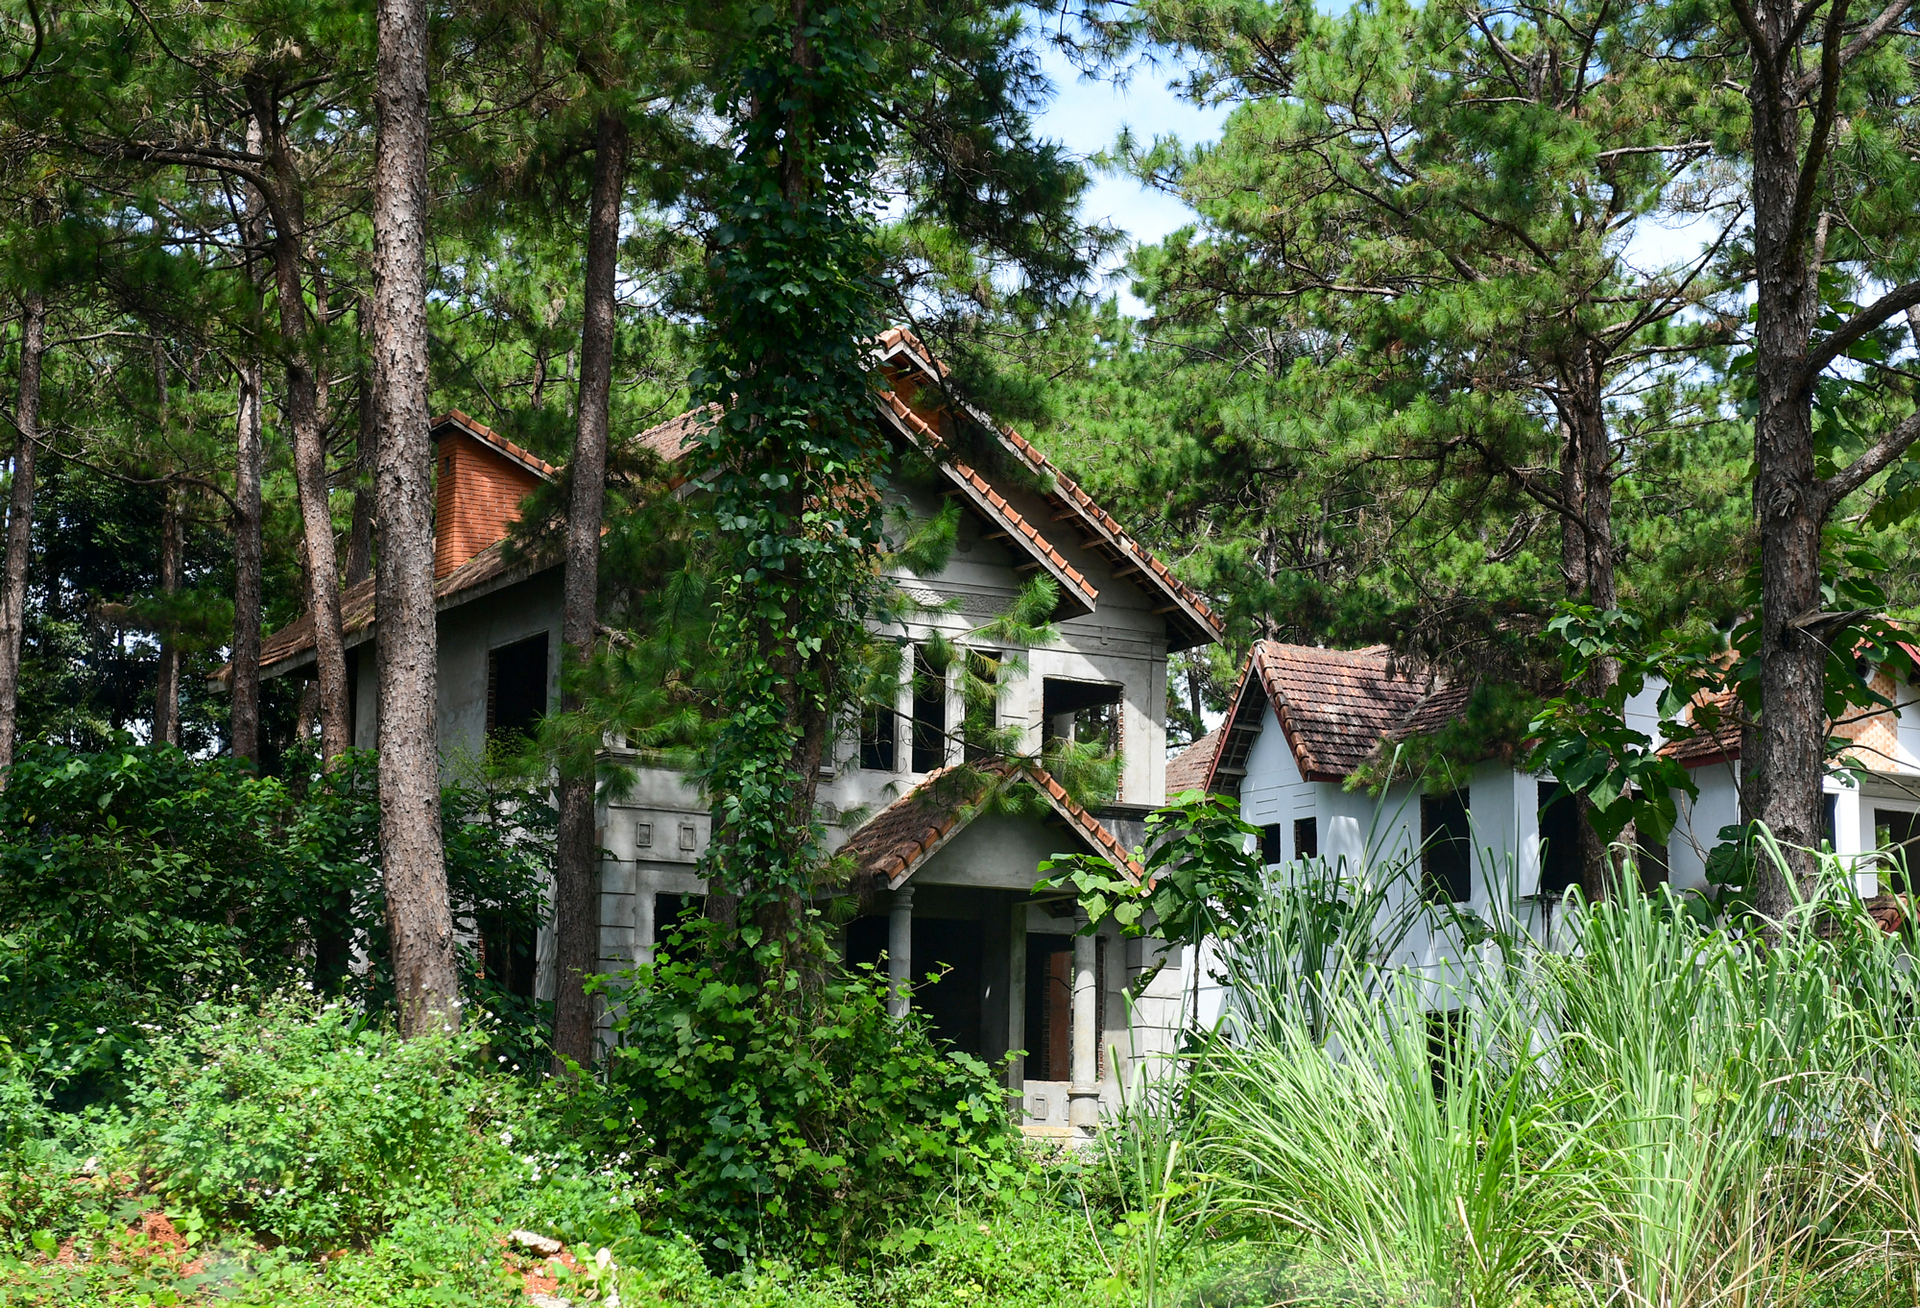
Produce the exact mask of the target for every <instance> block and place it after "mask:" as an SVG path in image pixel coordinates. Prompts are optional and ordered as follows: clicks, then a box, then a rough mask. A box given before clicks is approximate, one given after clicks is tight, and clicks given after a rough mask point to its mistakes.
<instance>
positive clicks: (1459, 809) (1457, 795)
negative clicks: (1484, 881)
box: [1420, 786, 1473, 904]
mask: <svg viewBox="0 0 1920 1308" xmlns="http://www.w3.org/2000/svg"><path fill="white" fill-rule="evenodd" d="M1442 896H1444V898H1443V897H1442ZM1420 897H1421V898H1422V899H1424V900H1425V901H1426V902H1427V903H1429V904H1467V903H1471V902H1472V901H1473V794H1472V791H1471V790H1469V789H1468V788H1467V787H1465V786H1462V787H1461V788H1460V789H1458V790H1450V791H1447V792H1445V793H1444V794H1439V795H1422V796H1420Z"/></svg>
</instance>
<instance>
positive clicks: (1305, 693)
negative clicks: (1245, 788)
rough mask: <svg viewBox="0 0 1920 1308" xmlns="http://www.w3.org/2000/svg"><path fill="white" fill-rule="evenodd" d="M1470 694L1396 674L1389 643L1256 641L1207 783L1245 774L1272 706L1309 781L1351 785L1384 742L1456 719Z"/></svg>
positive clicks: (1295, 760)
mask: <svg viewBox="0 0 1920 1308" xmlns="http://www.w3.org/2000/svg"><path fill="white" fill-rule="evenodd" d="M1468 693H1469V688H1468V687H1464V686H1458V687H1455V686H1446V685H1431V686H1430V685H1428V684H1426V683H1424V682H1420V681H1415V680H1413V679H1411V678H1409V677H1406V676H1403V675H1398V674H1396V673H1395V672H1394V671H1393V670H1392V668H1391V656H1390V655H1389V653H1388V650H1387V647H1386V646H1384V645H1376V646H1374V647H1372V648H1370V649H1357V650H1338V649H1319V648H1316V647H1314V646H1310V645H1283V644H1281V643H1280V642H1278V641H1272V640H1262V641H1256V642H1255V643H1254V646H1253V649H1252V650H1251V651H1249V652H1248V654H1247V661H1246V664H1245V665H1244V667H1243V668H1242V670H1241V674H1240V685H1239V687H1238V689H1236V690H1235V692H1234V698H1233V709H1232V710H1231V712H1232V716H1231V717H1230V718H1229V719H1228V722H1227V724H1226V726H1225V728H1224V731H1225V733H1226V735H1225V739H1224V740H1223V742H1222V744H1221V747H1220V749H1219V751H1218V753H1217V754H1216V756H1215V761H1214V768H1213V772H1212V773H1211V774H1210V776H1209V779H1208V786H1209V788H1213V787H1214V786H1217V785H1218V784H1219V783H1220V782H1221V780H1222V779H1223V775H1225V776H1231V775H1237V774H1238V773H1240V772H1241V771H1242V770H1244V768H1245V765H1246V759H1247V753H1248V751H1249V750H1250V749H1251V748H1252V747H1253V739H1254V737H1255V736H1257V735H1258V734H1259V731H1260V724H1261V722H1262V721H1263V719H1264V717H1265V713H1266V709H1267V706H1269V705H1271V706H1272V707H1273V710H1274V713H1275V715H1276V716H1277V717H1278V718H1279V720H1280V727H1281V730H1282V731H1284V732H1285V733H1286V739H1287V744H1288V746H1289V747H1290V748H1291V749H1292V751H1293V757H1294V762H1295V764H1296V765H1297V766H1298V767H1299V769H1300V775H1301V776H1302V777H1303V778H1305V779H1306V780H1308V781H1344V780H1345V779H1346V778H1347V777H1349V776H1352V775H1353V773H1354V771H1355V770H1356V769H1357V768H1359V767H1360V765H1361V764H1363V763H1365V762H1367V761H1368V760H1369V759H1371V758H1372V757H1373V756H1374V754H1375V752H1376V751H1377V750H1378V749H1379V747H1380V745H1381V743H1382V742H1383V741H1388V740H1397V739H1403V738H1405V737H1406V736H1409V735H1415V734H1420V733H1424V732H1429V731H1433V730H1435V729H1437V728H1439V727H1441V726H1444V725H1445V724H1446V723H1448V722H1451V721H1453V720H1454V719H1455V718H1456V717H1458V716H1459V714H1460V712H1461V710H1463V709H1464V708H1465V707H1466V701H1467V696H1468Z"/></svg>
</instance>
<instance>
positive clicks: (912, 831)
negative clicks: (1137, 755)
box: [837, 762, 1146, 890]
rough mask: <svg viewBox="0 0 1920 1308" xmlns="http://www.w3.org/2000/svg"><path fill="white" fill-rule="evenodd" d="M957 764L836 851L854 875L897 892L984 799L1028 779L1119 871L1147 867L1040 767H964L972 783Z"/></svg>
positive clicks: (1139, 873)
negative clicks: (960, 773)
mask: <svg viewBox="0 0 1920 1308" xmlns="http://www.w3.org/2000/svg"><path fill="white" fill-rule="evenodd" d="M957 771H958V769H955V768H942V769H940V770H939V771H937V772H930V773H928V774H927V776H926V778H925V779H924V780H923V781H921V782H920V784H919V785H917V786H915V787H914V788H913V789H912V790H910V791H908V792H907V793H906V794H904V795H902V796H901V797H900V798H899V799H896V800H895V801H893V803H891V804H889V805H887V806H886V807H885V808H883V809H881V810H880V811H879V812H878V813H876V814H874V815H873V816H872V817H871V818H869V819H867V821H866V822H865V823H863V824H862V825H861V827H860V829H859V830H858V831H856V832H854V833H853V835H852V837H851V838H849V839H848V840H847V842H846V843H845V844H843V845H841V846H840V848H839V850H838V851H837V853H838V854H839V855H841V856H844V857H846V858H850V859H852V860H853V865H854V876H855V878H856V880H861V879H865V880H868V881H871V882H877V883H879V885H881V886H884V887H885V888H886V889H888V890H898V889H899V888H900V887H901V886H902V885H903V884H905V883H906V881H907V879H908V878H910V877H911V876H912V875H913V874H914V873H915V872H916V871H918V870H919V869H920V867H921V866H922V865H924V864H925V863H926V861H927V860H928V859H929V858H932V857H933V856H934V855H935V854H936V853H938V852H939V851H940V849H941V848H942V847H943V846H944V845H945V844H946V843H947V842H948V841H949V840H952V839H953V838H954V837H955V836H957V835H959V834H960V833H961V832H962V831H964V830H965V829H966V828H967V825H968V824H969V823H971V822H972V821H973V819H974V818H976V817H978V816H980V814H982V813H984V812H985V811H986V807H987V805H986V801H987V800H988V799H990V798H991V797H992V796H993V795H994V794H995V793H997V792H998V791H1000V790H1003V789H1005V788H1006V787H1007V786H1010V785H1015V784H1018V783H1019V782H1022V781H1024V782H1027V783H1028V784H1030V785H1031V786H1032V787H1033V788H1034V789H1035V790H1036V791H1038V792H1039V794H1040V797H1041V798H1042V799H1044V800H1045V801H1046V803H1047V806H1048V807H1049V808H1051V809H1052V810H1053V811H1054V813H1055V815H1057V816H1058V817H1059V818H1061V819H1062V820H1063V821H1064V822H1066V824H1067V825H1068V827H1070V828H1071V829H1072V830H1073V832H1074V834H1075V835H1077V836H1079V837H1080V838H1081V840H1082V841H1083V842H1084V843H1085V844H1086V845H1087V846H1089V848H1090V849H1091V850H1092V852H1094V853H1097V854H1100V855H1101V856H1103V857H1104V858H1105V859H1106V860H1107V861H1108V862H1109V863H1111V864H1113V866H1114V868H1115V869H1116V870H1118V871H1119V872H1121V873H1122V874H1123V875H1125V876H1128V877H1131V878H1132V879H1133V880H1135V881H1139V880H1141V879H1142V878H1143V877H1145V876H1146V871H1145V869H1143V868H1142V867H1141V866H1140V865H1139V864H1138V863H1136V862H1134V860H1133V856H1132V855H1131V854H1130V853H1128V851H1127V848H1126V846H1124V845H1122V844H1121V843H1120V841H1119V839H1118V838H1117V837H1115V836H1114V834H1113V833H1112V832H1111V831H1108V830H1107V829H1106V828H1105V827H1104V826H1102V825H1101V824H1100V820H1099V819H1098V818H1096V817H1094V815H1093V814H1092V813H1090V812H1088V811H1087V809H1086V807H1085V806H1084V805H1082V804H1080V803H1079V802H1077V801H1076V800H1075V799H1074V798H1073V796H1071V795H1069V794H1068V793H1067V790H1066V787H1065V786H1062V785H1061V784H1060V783H1059V782H1058V781H1056V780H1054V779H1053V777H1051V776H1050V775H1048V774H1047V772H1046V771H1045V770H1044V769H1042V768H1038V767H1034V766H1031V765H1023V764H1017V763H1005V762H1002V763H993V764H988V765H986V766H983V767H980V768H975V769H970V771H972V772H974V773H975V774H976V775H977V776H978V777H979V780H978V781H977V782H976V783H975V784H974V785H972V786H967V785H965V784H964V781H963V778H961V777H959V776H956V775H955V773H956V772H957Z"/></svg>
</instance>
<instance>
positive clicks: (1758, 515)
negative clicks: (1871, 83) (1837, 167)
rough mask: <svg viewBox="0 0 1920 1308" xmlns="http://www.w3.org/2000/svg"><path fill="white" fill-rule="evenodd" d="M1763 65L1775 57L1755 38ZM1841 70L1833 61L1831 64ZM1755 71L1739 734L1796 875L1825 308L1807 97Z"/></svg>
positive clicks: (1817, 764)
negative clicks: (1752, 675)
mask: <svg viewBox="0 0 1920 1308" xmlns="http://www.w3.org/2000/svg"><path fill="white" fill-rule="evenodd" d="M1793 10H1794V7H1793V5H1792V4H1790V3H1787V2H1786V0H1771V2H1770V3H1763V4H1760V5H1757V6H1756V7H1755V10H1754V21H1755V23H1756V25H1757V27H1758V28H1759V30H1760V33H1761V34H1762V35H1763V36H1764V37H1765V38H1766V42H1767V44H1770V45H1771V47H1772V50H1774V51H1777V50H1781V49H1784V48H1785V47H1786V45H1787V44H1788V43H1789V42H1790V40H1791V39H1792V38H1791V35H1790V32H1791V29H1792V25H1793V21H1794V12H1793ZM1754 55H1755V60H1756V63H1758V62H1760V61H1761V60H1763V59H1770V58H1771V51H1768V50H1766V49H1765V48H1764V47H1757V48H1756V49H1755V51H1754ZM1834 75H1835V76H1837V75H1838V74H1837V72H1836V73H1835V74H1834ZM1776 85H1777V79H1775V78H1770V77H1768V76H1766V75H1763V73H1762V72H1761V71H1760V70H1758V69H1756V70H1755V73H1754V77H1753V82H1752V87H1751V90H1750V93H1749V97H1748V98H1749V102H1750V103H1751V104H1752V106H1753V250H1754V268H1755V275H1756V282H1757V286H1756V290H1757V294H1758V302H1757V318H1756V321H1755V324H1754V340H1753V354H1754V383H1755V386H1756V387H1757V392H1758V393H1757V397H1756V398H1757V399H1758V401H1759V409H1758V412H1757V413H1756V414H1755V417H1754V482H1753V516H1754V525H1755V527H1756V528H1757V531H1758V534H1759V538H1760V704H1761V709H1760V721H1759V724H1758V727H1757V729H1756V730H1749V731H1747V732H1746V733H1745V735H1744V737H1743V741H1742V746H1743V747H1742V753H1741V763H1740V779H1741V807H1742V809H1743V810H1744V811H1745V814H1746V816H1747V817H1749V818H1757V819H1759V820H1760V821H1762V822H1764V823H1766V824H1767V826H1768V828H1769V829H1770V830H1771V831H1772V832H1773V834H1774V835H1775V837H1777V838H1778V839H1779V841H1780V844H1781V846H1782V848H1784V849H1785V850H1787V861H1788V864H1789V867H1790V869H1791V871H1792V873H1793V875H1795V876H1798V877H1801V878H1806V877H1808V876H1810V875H1811V874H1812V871H1813V856H1812V854H1811V853H1810V852H1808V851H1810V850H1811V849H1812V848H1813V846H1814V845H1815V844H1816V843H1817V842H1818V841H1819V839H1820V835H1821V827H1822V825H1823V823H1822V821H1821V800H1820V790H1821V779H1822V777H1823V776H1824V775H1825V772H1826V734H1827V732H1826V705H1825V681H1826V677H1825V674H1826V659H1827V651H1826V647H1825V645H1824V644H1823V643H1822V642H1821V641H1820V640H1819V639H1817V638H1816V636H1815V635H1814V634H1813V633H1811V632H1809V631H1807V630H1805V629H1804V628H1803V627H1801V626H1798V625H1796V619H1801V618H1803V617H1804V616H1806V615H1812V614H1817V613H1818V612H1819V610H1820V599H1821V596H1820V536H1821V530H1822V528H1823V527H1824V526H1825V519H1826V510H1827V506H1826V504H1825V502H1824V498H1825V497H1824V496H1823V495H1822V494H1821V490H1822V488H1821V486H1820V481H1819V477H1818V474H1817V471H1816V469H1815V466H1814V451H1813V411H1812V394H1811V390H1810V388H1809V386H1808V384H1807V379H1806V378H1805V375H1804V374H1805V371H1806V364H1807V355H1808V342H1809V339H1810V338H1811V335H1812V332H1813V329H1814V324H1815V322H1816V321H1817V319H1818V317H1819V310H1820V296H1819V290H1818V287H1817V286H1816V284H1815V278H1816V276H1817V274H1818V271H1819V270H1818V268H1817V266H1815V261H1814V260H1813V259H1811V258H1809V255H1810V250H1809V245H1810V240H1811V232H1810V224H1809V221H1808V219H1809V217H1810V213H1811V210H1812V208H1813V206H1812V205H1811V204H1808V203H1806V202H1805V201H1804V200H1803V198H1802V188H1803V186H1804V185H1805V183H1803V181H1802V178H1801V144H1802V142H1801V116H1802V109H1801V106H1800V105H1798V104H1797V103H1795V102H1794V98H1792V97H1788V96H1787V95H1784V94H1779V93H1777V92H1776V91H1772V90H1770V89H1769V88H1770V86H1776ZM1755 861H1756V864H1757V865H1759V866H1758V868H1757V870H1758V873H1759V877H1758V884H1757V885H1756V887H1755V895H1754V906H1755V908H1757V909H1758V910H1759V911H1760V912H1761V913H1762V914H1765V915H1767V916H1770V917H1776V918H1777V917H1779V916H1780V915H1782V914H1783V913H1785V912H1786V910H1787V907H1788V905H1789V904H1790V902H1791V891H1790V889H1789V886H1788V883H1787V880H1786V878H1785V877H1784V876H1782V875H1781V874H1780V873H1779V872H1778V871H1777V870H1776V869H1774V868H1772V867H1771V866H1768V865H1767V864H1768V860H1765V859H1758V860H1755Z"/></svg>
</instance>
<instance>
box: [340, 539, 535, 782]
mask: <svg viewBox="0 0 1920 1308" xmlns="http://www.w3.org/2000/svg"><path fill="white" fill-rule="evenodd" d="M542 631H544V632H547V633H549V634H548V643H547V703H548V704H549V705H555V704H558V703H559V702H560V570H559V569H558V568H552V569H549V570H548V571H546V572H542V573H538V574H536V575H535V576H532V577H529V578H527V579H526V580H524V581H518V582H514V583H512V584H510V585H506V586H502V587H499V588H498V589H495V590H490V591H485V592H483V593H481V594H479V595H477V596H474V597H472V598H470V599H466V600H464V601H463V602H462V603H461V604H459V605H457V606H455V607H453V608H449V609H443V610H442V611H441V613H440V621H439V642H440V654H439V662H438V666H437V669H436V675H437V677H438V685H437V688H436V694H435V697H434V709H435V715H436V723H437V725H438V728H439V733H440V764H441V772H442V774H443V775H448V776H452V775H459V774H460V773H461V771H462V770H463V769H466V768H470V767H471V766H472V765H473V764H474V762H475V761H476V760H477V759H479V758H480V757H481V756H482V755H483V754H484V753H485V752H486V743H487V655H488V653H489V652H490V651H492V650H496V649H499V648H500V647H501V646H503V645H511V644H513V643H514V642H515V641H518V640H525V639H526V638H527V637H528V636H532V635H536V634H538V633H539V632H542ZM353 657H354V663H355V667H354V682H355V685H354V696H353V699H354V713H353V717H354V723H353V737H354V739H353V743H354V744H355V745H356V746H358V747H359V748H362V749H373V748H376V746H377V743H378V742H377V740H376V733H377V726H378V706H379V702H380V691H379V686H380V680H379V671H378V668H377V667H376V664H375V659H374V642H373V641H372V640H371V639H368V640H364V641H362V642H361V643H360V644H359V645H357V646H355V647H354V650H353Z"/></svg>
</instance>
